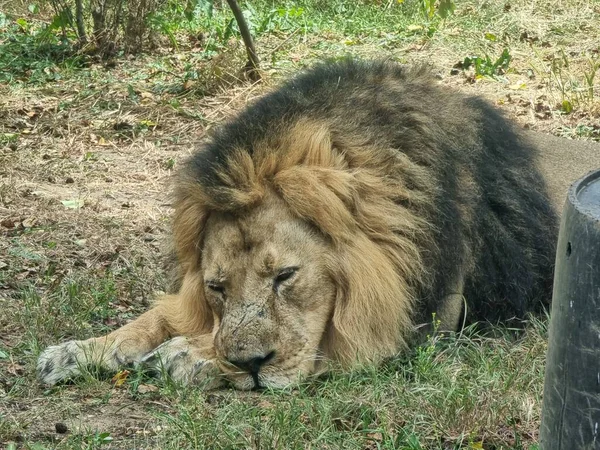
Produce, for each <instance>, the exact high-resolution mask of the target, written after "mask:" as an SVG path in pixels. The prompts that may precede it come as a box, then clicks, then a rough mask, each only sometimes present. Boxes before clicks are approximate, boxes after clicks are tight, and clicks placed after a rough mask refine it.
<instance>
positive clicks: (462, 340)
mask: <svg viewBox="0 0 600 450" xmlns="http://www.w3.org/2000/svg"><path fill="white" fill-rule="evenodd" d="M114 295H115V286H114V284H113V283H112V282H111V281H110V280H108V281H107V280H95V281H91V282H90V281H87V282H85V281H84V282H81V284H79V283H73V282H72V281H66V282H64V283H61V285H60V286H57V288H56V289H55V290H54V291H53V292H52V293H50V294H49V295H47V296H46V298H47V299H46V300H45V301H44V300H42V299H41V298H40V296H39V295H38V294H37V293H36V292H35V291H34V290H25V291H23V292H22V293H21V296H20V297H19V298H17V299H16V300H17V302H18V303H20V304H21V305H22V306H23V308H22V309H21V310H19V311H14V312H13V316H12V317H11V318H10V320H11V321H12V322H13V323H17V324H21V326H22V328H23V329H25V330H27V332H26V333H25V334H24V335H22V336H21V338H20V341H19V342H18V343H16V345H14V346H12V347H10V348H3V349H2V352H3V353H2V354H3V355H6V357H5V358H4V359H5V360H13V361H14V360H16V361H19V363H20V364H22V365H23V366H24V368H25V369H24V372H23V376H22V378H20V379H19V380H18V381H15V383H14V385H13V386H12V387H11V388H10V389H9V390H8V391H7V396H8V398H9V399H14V401H17V402H19V401H24V402H26V401H27V400H26V399H27V398H28V397H30V396H31V397H35V396H39V395H41V396H42V397H43V398H45V400H47V401H49V402H51V401H52V400H53V399H60V398H67V399H70V401H71V402H73V403H76V402H77V401H82V402H85V403H86V404H88V405H89V404H90V400H91V404H92V405H96V407H98V408H102V405H110V404H112V403H113V400H114V399H117V400H118V403H119V404H123V405H125V404H127V403H128V402H132V401H133V402H137V403H138V404H139V405H140V406H141V407H142V408H143V411H144V414H145V415H147V417H148V420H149V421H150V422H151V425H150V427H149V428H150V431H149V433H148V434H146V435H144V434H141V435H137V436H136V435H133V437H132V436H129V437H128V436H124V435H123V432H122V430H120V431H118V432H117V433H116V436H114V441H111V440H110V439H109V438H110V436H108V435H107V434H106V433H110V432H111V431H112V432H113V433H115V432H114V430H106V429H85V428H84V429H83V430H79V431H77V432H72V433H71V434H69V435H67V437H66V438H61V439H60V441H55V442H53V444H52V447H53V448H64V449H76V448H81V446H82V445H83V446H85V447H86V448H99V447H102V446H107V448H110V446H111V445H113V444H114V445H116V443H117V442H121V444H119V445H120V446H117V448H128V446H129V445H133V444H134V442H136V441H134V440H133V438H134V437H135V438H136V439H138V441H137V445H140V446H143V447H145V446H148V445H150V446H153V447H156V448H164V449H170V448H172V449H175V448H215V449H230V448H231V449H232V448H265V449H270V448H282V449H284V448H285V449H288V448H307V446H309V447H311V448H332V449H336V448H348V449H364V448H383V449H449V448H450V449H459V448H486V449H500V448H504V449H528V448H534V447H530V446H531V445H533V443H534V441H535V436H536V431H537V427H538V423H539V406H540V395H541V386H542V379H543V371H544V356H545V349H546V345H545V341H546V327H545V325H544V323H543V322H539V321H534V322H533V323H532V324H531V326H530V327H529V328H528V329H527V331H526V332H525V334H524V335H522V336H520V337H519V338H515V337H514V333H512V332H510V331H509V330H505V331H502V330H498V333H497V334H498V336H497V337H494V338H490V337H484V336H481V335H478V334H477V333H476V332H474V331H473V330H467V331H466V332H465V333H464V334H463V335H460V336H455V337H451V336H443V335H437V336H433V337H431V338H429V339H428V340H427V342H425V343H424V344H423V345H422V346H420V347H418V348H416V349H415V350H414V351H413V352H412V353H411V354H409V355H405V356H403V357H402V358H398V359H394V360H390V361H388V362H387V363H385V364H384V365H383V366H382V367H378V368H375V367H366V368H364V369H358V370H356V371H354V372H352V373H338V372H333V373H330V374H327V375H325V376H322V377H321V378H317V379H314V380H309V381H307V382H305V383H303V384H302V385H301V386H300V387H299V388H297V389H293V390H286V391H275V392H271V391H267V392H263V393H260V394H258V393H242V392H234V391H214V392H202V391H200V390H198V389H197V388H183V387H181V386H178V385H176V384H173V383H171V382H169V381H168V380H167V381H163V382H159V381H156V380H152V379H149V378H147V377H146V376H145V375H144V374H139V373H135V372H134V373H132V374H130V375H129V377H128V379H127V381H126V382H125V384H124V385H123V386H121V387H119V388H116V387H113V386H112V385H111V383H109V381H108V379H109V378H110V376H108V378H107V377H106V376H104V377H102V376H100V375H98V374H97V373H94V372H93V371H92V372H91V374H87V375H86V376H84V377H82V378H80V379H78V380H76V382H75V384H72V385H66V386H59V387H55V388H52V389H50V390H47V391H44V390H42V389H40V387H38V386H36V385H35V383H34V380H33V374H32V371H33V367H34V364H35V357H36V355H37V353H38V351H39V349H40V348H42V347H43V346H44V345H46V344H49V343H52V342H57V341H59V340H61V339H65V338H79V337H85V336H88V335H90V334H97V333H99V332H103V331H106V328H105V327H104V326H103V325H102V323H103V321H104V320H105V319H106V314H107V310H106V305H107V304H109V303H110V302H111V301H113V300H114ZM0 306H2V307H3V308H4V307H6V305H0ZM115 314H116V313H115ZM96 378H99V379H100V381H96ZM148 384H150V385H157V386H158V388H159V389H158V391H156V392H151V393H140V392H139V386H140V385H145V386H147V385H148ZM153 402H156V403H157V404H158V406H156V405H154V404H153ZM70 407H71V408H75V409H76V407H75V406H73V405H71V406H70ZM46 408H47V410H46V411H45V414H46V415H47V414H48V411H52V410H53V407H52V406H51V405H47V406H46ZM38 413H40V412H39V411H38ZM35 414H36V413H34V414H33V416H32V417H34V418H35ZM63 415H64V412H63ZM60 416H61V414H60V413H59V414H57V415H56V417H57V418H56V421H61V420H60ZM51 417H52V415H51ZM34 423H35V420H34ZM35 426H38V425H35ZM35 426H34V427H33V428H34V429H33V430H32V425H31V424H27V423H11V421H10V420H5V421H3V425H2V426H1V427H0V439H2V440H3V441H7V440H8V441H10V440H12V439H15V436H20V439H21V440H22V441H23V443H25V444H27V445H31V446H33V445H34V444H35V443H36V442H39V441H38V439H39V436H36V433H35ZM46 439H48V437H46ZM140 439H141V440H140ZM481 445H483V447H481ZM31 448H36V447H34V446H33V447H31Z"/></svg>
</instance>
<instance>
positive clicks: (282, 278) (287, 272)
mask: <svg viewBox="0 0 600 450" xmlns="http://www.w3.org/2000/svg"><path fill="white" fill-rule="evenodd" d="M297 271H298V268H297V267H287V268H285V269H281V270H280V271H279V273H278V274H277V276H276V277H275V279H274V280H273V287H274V288H275V290H277V288H279V285H280V284H281V283H284V282H286V281H287V280H290V279H291V278H292V277H293V276H294V275H295V274H296V272H297Z"/></svg>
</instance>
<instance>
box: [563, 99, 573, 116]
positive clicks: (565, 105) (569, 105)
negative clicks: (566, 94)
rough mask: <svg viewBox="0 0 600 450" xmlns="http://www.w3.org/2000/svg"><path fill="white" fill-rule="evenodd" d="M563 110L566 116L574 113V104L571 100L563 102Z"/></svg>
mask: <svg viewBox="0 0 600 450" xmlns="http://www.w3.org/2000/svg"><path fill="white" fill-rule="evenodd" d="M562 110H563V111H564V112H565V113H566V114H571V112H573V104H572V103H571V102H570V101H569V100H563V102H562Z"/></svg>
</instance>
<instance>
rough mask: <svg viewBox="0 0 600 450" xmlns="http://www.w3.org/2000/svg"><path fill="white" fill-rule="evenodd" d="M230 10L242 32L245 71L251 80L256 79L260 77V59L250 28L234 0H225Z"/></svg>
mask: <svg viewBox="0 0 600 450" xmlns="http://www.w3.org/2000/svg"><path fill="white" fill-rule="evenodd" d="M227 3H228V4H229V7H230V8H231V11H233V16H234V17H235V21H236V22H237V24H238V27H239V28H240V33H241V34H242V39H243V40H244V45H245V46H246V53H247V54H248V64H246V71H247V73H248V76H249V77H250V79H251V80H253V81H256V80H259V79H260V73H259V72H258V67H259V64H260V60H259V59H258V55H257V54H256V49H255V48H254V42H253V41H252V35H251V34H250V29H249V28H248V24H247V23H246V19H244V14H242V10H241V9H240V7H239V5H238V4H237V2H236V0H227Z"/></svg>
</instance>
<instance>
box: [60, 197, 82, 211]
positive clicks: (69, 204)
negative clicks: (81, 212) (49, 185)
mask: <svg viewBox="0 0 600 450" xmlns="http://www.w3.org/2000/svg"><path fill="white" fill-rule="evenodd" d="M60 202H61V203H62V204H63V205H64V207H65V208H70V209H79V208H83V205H84V204H85V202H84V201H83V199H80V198H77V199H74V200H61V201H60Z"/></svg>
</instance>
